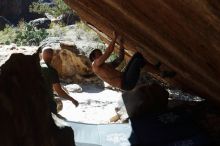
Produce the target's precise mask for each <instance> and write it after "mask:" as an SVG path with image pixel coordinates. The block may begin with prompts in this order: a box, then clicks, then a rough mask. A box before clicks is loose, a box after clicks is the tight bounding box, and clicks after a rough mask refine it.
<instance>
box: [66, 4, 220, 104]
mask: <svg viewBox="0 0 220 146" xmlns="http://www.w3.org/2000/svg"><path fill="white" fill-rule="evenodd" d="M64 1H65V2H66V3H67V4H68V5H69V6H71V8H72V9H74V10H75V11H76V12H77V13H78V14H79V15H80V17H81V18H82V20H85V21H86V22H87V23H88V24H91V25H92V26H94V27H95V28H97V29H98V30H99V31H100V32H102V33H104V34H106V35H107V36H108V37H110V38H112V32H113V30H116V31H117V32H118V33H119V34H120V35H122V36H123V38H124V41H125V48H126V49H128V50H133V51H139V52H141V53H142V54H143V55H144V56H145V58H146V59H147V60H148V61H149V62H150V63H153V64H154V63H156V62H157V61H161V62H162V66H161V67H162V68H166V69H170V70H173V71H175V72H177V75H176V77H175V78H173V79H165V80H166V81H167V82H169V83H170V84H171V85H174V86H177V87H180V88H182V89H184V90H186V91H189V92H192V93H195V94H198V95H200V96H202V97H205V98H207V99H210V100H212V101H215V102H218V103H219V102H220V78H219V74H220V59H219V56H220V50H219V48H220V43H219V40H220V11H219V10H220V1H218V0H194V1H191V0H185V1H182V0H175V1H170V0H155V1H152V0H127V1H124V0H99V1H95V0H80V1H78V0H64ZM102 33H100V34H102Z"/></svg>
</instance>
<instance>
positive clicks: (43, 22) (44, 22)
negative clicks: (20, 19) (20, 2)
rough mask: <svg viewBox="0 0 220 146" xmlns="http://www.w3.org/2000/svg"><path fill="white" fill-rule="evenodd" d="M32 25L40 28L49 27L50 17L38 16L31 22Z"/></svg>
mask: <svg viewBox="0 0 220 146" xmlns="http://www.w3.org/2000/svg"><path fill="white" fill-rule="evenodd" d="M29 23H30V24H31V25H32V26H34V27H36V28H38V29H40V28H45V29H48V28H49V27H50V23H51V21H50V19H48V18H38V19H35V20H32V21H30V22H29Z"/></svg>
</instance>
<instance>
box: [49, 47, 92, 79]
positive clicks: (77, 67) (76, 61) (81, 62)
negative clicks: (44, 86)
mask: <svg viewBox="0 0 220 146" xmlns="http://www.w3.org/2000/svg"><path fill="white" fill-rule="evenodd" d="M60 47H61V49H60V50H56V53H54V57H53V60H52V65H53V67H54V68H56V70H57V71H58V73H59V75H60V77H61V78H62V79H64V80H67V79H69V80H70V81H71V82H74V83H83V82H84V81H85V80H86V78H87V77H89V76H91V75H93V72H92V69H91V63H90V61H89V59H88V58H87V57H86V56H85V54H83V53H82V52H81V51H80V50H78V49H77V48H76V46H75V45H74V44H65V43H61V44H60Z"/></svg>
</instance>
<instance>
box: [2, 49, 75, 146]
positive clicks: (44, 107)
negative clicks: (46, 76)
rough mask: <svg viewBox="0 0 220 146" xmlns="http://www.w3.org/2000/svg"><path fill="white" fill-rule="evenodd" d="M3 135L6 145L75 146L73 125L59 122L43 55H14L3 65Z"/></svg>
mask: <svg viewBox="0 0 220 146" xmlns="http://www.w3.org/2000/svg"><path fill="white" fill-rule="evenodd" d="M0 114H1V116H2V118H1V120H0V129H1V131H0V136H1V145H4V146H16V145H23V146H30V145H32V146H63V145H66V146H74V145H75V144H74V137H73V131H72V129H71V128H68V127H64V128H59V127H57V126H56V125H55V123H54V121H53V119H52V116H51V113H50V110H49V101H48V93H47V91H46V88H45V86H44V81H43V77H42V76H41V70H40V65H39V54H38V53H35V54H34V55H27V56H25V55H24V54H22V53H18V54H12V55H11V56H10V59H9V60H7V61H6V62H5V64H4V65H2V66H1V68H0Z"/></svg>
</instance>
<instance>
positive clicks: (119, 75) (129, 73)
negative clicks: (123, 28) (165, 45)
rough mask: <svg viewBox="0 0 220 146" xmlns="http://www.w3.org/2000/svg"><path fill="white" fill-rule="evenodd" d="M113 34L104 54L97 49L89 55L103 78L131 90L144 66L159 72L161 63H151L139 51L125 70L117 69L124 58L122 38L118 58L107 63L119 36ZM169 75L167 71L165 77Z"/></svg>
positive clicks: (93, 65)
mask: <svg viewBox="0 0 220 146" xmlns="http://www.w3.org/2000/svg"><path fill="white" fill-rule="evenodd" d="M113 36H114V37H113V40H112V41H111V43H110V44H109V46H108V47H107V49H106V50H105V52H104V53H103V54H102V51H101V50H99V49H95V50H93V51H92V52H91V53H90V55H89V59H90V61H91V62H92V69H93V71H94V73H95V74H97V75H98V76H99V77H100V78H101V79H102V80H104V81H105V82H107V83H109V84H110V85H112V86H114V87H117V88H120V89H122V90H131V89H133V88H134V87H135V85H136V83H137V81H138V79H139V74H140V70H141V68H143V67H144V66H146V67H147V69H148V71H149V72H152V73H156V72H159V69H158V67H159V66H160V63H159V64H157V65H155V66H154V65H152V64H150V63H149V62H147V61H146V60H145V59H144V57H143V56H142V55H141V53H139V52H137V53H135V54H134V55H133V57H132V58H131V60H130V61H129V63H128V65H127V66H126V68H125V71H124V72H120V71H118V70H116V67H117V66H118V65H119V64H120V63H121V62H122V61H123V59H124V47H123V41H122V39H120V41H119V42H120V43H119V45H120V53H119V57H118V58H116V59H115V60H114V61H113V62H108V63H106V62H105V61H106V60H107V59H108V58H109V56H110V55H111V53H112V52H113V50H114V47H115V43H116V40H117V37H118V36H117V34H116V33H115V32H114V33H113ZM169 75H170V74H167V73H165V74H163V77H171V76H169Z"/></svg>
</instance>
